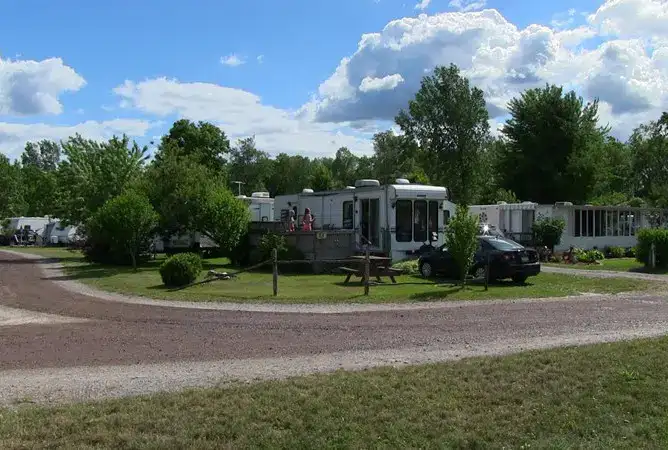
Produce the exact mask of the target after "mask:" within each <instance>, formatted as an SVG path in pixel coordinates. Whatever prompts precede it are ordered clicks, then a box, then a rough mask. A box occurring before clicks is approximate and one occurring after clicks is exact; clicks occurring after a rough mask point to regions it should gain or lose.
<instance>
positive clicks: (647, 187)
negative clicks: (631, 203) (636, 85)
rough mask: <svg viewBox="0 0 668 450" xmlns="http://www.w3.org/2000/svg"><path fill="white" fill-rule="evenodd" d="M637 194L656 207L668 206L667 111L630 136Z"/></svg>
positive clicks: (629, 143)
mask: <svg viewBox="0 0 668 450" xmlns="http://www.w3.org/2000/svg"><path fill="white" fill-rule="evenodd" d="M628 145H629V147H630V151H631V153H632V158H633V161H632V168H633V169H632V173H634V174H635V187H636V190H637V194H638V195H639V196H641V197H645V198H647V199H648V200H649V201H650V202H651V203H652V204H653V205H654V206H658V207H663V208H667V207H668V112H664V113H663V114H661V117H660V118H659V120H656V121H651V122H649V123H648V124H643V125H640V126H639V127H638V128H636V129H635V130H634V132H633V134H632V135H631V137H630V138H629V142H628Z"/></svg>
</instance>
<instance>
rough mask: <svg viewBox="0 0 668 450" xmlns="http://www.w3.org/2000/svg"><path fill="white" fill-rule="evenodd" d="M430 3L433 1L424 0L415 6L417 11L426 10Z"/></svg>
mask: <svg viewBox="0 0 668 450" xmlns="http://www.w3.org/2000/svg"><path fill="white" fill-rule="evenodd" d="M430 3H431V0H422V1H421V2H420V3H418V4H417V5H415V9H419V10H425V9H427V8H428V7H429V4H430Z"/></svg>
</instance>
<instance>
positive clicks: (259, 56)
mask: <svg viewBox="0 0 668 450" xmlns="http://www.w3.org/2000/svg"><path fill="white" fill-rule="evenodd" d="M257 62H258V63H260V64H262V63H263V62H264V55H258V57H257Z"/></svg>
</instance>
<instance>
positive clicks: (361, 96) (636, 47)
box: [303, 0, 668, 137]
mask: <svg viewBox="0 0 668 450" xmlns="http://www.w3.org/2000/svg"><path fill="white" fill-rule="evenodd" d="M459 6H466V5H464V4H463V3H461V4H460V5H459ZM666 8H668V2H665V1H664V2H658V1H656V0H609V1H608V2H607V3H606V4H604V5H603V6H602V7H601V8H599V9H598V11H596V12H595V13H594V14H591V15H589V16H588V17H587V23H585V24H584V25H576V22H575V21H576V19H578V20H581V19H579V18H578V15H577V12H576V11H568V12H566V13H564V14H563V17H565V18H567V20H566V22H567V23H565V24H561V23H559V24H557V25H559V26H553V27H548V26H544V25H529V26H527V27H526V28H524V29H520V28H518V27H517V26H516V25H514V24H512V23H510V22H509V21H508V20H506V19H505V18H504V17H503V16H502V15H501V14H500V13H499V12H498V11H496V10H492V9H488V10H484V11H477V12H468V13H462V12H454V13H442V14H436V15H432V16H428V15H424V14H423V15H420V16H419V17H407V18H403V19H398V20H394V21H392V22H390V23H388V24H387V25H386V26H385V27H384V28H383V30H381V31H380V32H378V33H369V34H365V35H363V36H362V37H361V39H360V41H359V44H358V47H357V51H356V52H355V53H353V54H352V55H350V56H346V57H344V58H343V59H342V60H341V62H340V63H339V66H338V67H337V68H336V70H335V71H334V73H333V74H332V75H331V76H330V77H329V78H328V79H327V80H325V81H324V82H323V83H322V84H321V85H320V87H319V89H318V93H317V96H316V97H315V98H314V99H313V100H312V101H311V102H309V103H308V104H307V105H305V106H304V108H303V110H304V111H308V112H309V113H310V114H311V115H312V116H313V117H314V118H315V120H316V121H318V122H322V123H341V122H346V123H347V122H354V121H365V122H366V121H373V120H392V118H393V117H394V116H395V115H396V113H397V112H398V111H399V109H401V108H405V107H406V106H407V104H408V101H409V100H410V99H412V98H413V96H414V95H415V92H416V91H417V90H418V89H419V86H420V81H421V80H422V78H423V77H424V76H425V75H426V74H429V73H431V71H432V70H433V68H434V67H435V66H437V65H448V64H450V63H454V64H456V65H458V66H459V67H460V68H461V69H462V72H463V74H464V75H466V76H467V77H468V78H469V79H470V81H471V82H472V84H474V85H476V86H478V87H480V88H481V89H483V91H484V92H485V95H486V100H487V102H488V108H489V110H490V114H491V116H492V119H493V120H495V121H499V120H503V119H504V118H505V116H506V114H507V111H506V106H507V103H508V101H509V100H510V99H511V98H513V97H515V96H518V95H519V94H520V93H521V92H522V91H523V90H525V89H527V88H531V87H539V86H543V85H544V84H545V83H553V84H558V85H563V86H564V87H565V88H567V89H575V90H576V91H577V92H578V93H579V94H580V95H583V96H584V97H585V98H586V99H590V100H591V99H593V98H594V97H598V98H599V99H600V101H601V118H602V119H604V120H605V121H608V122H610V124H611V125H613V126H616V127H617V128H616V129H615V130H614V132H615V134H617V135H620V136H622V137H626V136H627V135H628V132H629V131H630V130H631V129H632V128H633V127H635V126H637V125H638V124H639V123H640V122H643V121H647V120H650V119H655V118H657V117H658V116H659V115H660V113H661V111H662V110H665V109H668V26H664V24H665V23H668V15H667V13H666V12H665V10H666ZM634 11H636V12H637V15H634ZM557 18H559V16H557ZM568 19H573V20H568ZM659 28H662V29H661V30H659ZM663 28H665V29H663ZM601 30H605V31H601ZM643 30H645V31H643ZM613 31H614V33H613ZM600 33H604V35H603V40H602V42H601V41H599V45H598V46H597V47H592V46H591V45H589V46H583V45H582V44H583V43H585V42H586V41H587V40H589V39H590V38H601V34H600ZM661 33H663V34H661ZM389 77H396V79H397V80H398V79H399V77H401V78H400V79H401V80H402V82H401V83H396V85H392V86H391V87H392V88H391V89H386V90H381V91H379V90H373V91H372V90H369V89H361V87H362V85H363V84H364V85H365V86H368V85H369V83H370V81H371V80H374V81H376V80H386V79H388V78H389ZM365 80H366V81H365ZM376 82H378V83H379V81H376Z"/></svg>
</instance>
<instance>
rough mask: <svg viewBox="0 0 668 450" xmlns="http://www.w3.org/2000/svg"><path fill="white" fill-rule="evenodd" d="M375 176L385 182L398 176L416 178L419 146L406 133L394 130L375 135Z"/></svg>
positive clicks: (391, 181) (391, 180)
mask: <svg viewBox="0 0 668 450" xmlns="http://www.w3.org/2000/svg"><path fill="white" fill-rule="evenodd" d="M373 152H374V172H375V174H374V175H375V177H376V178H377V179H378V180H379V181H380V182H381V183H383V184H388V183H393V182H394V180H395V179H397V178H404V177H406V178H409V179H410V178H414V177H415V173H416V171H417V163H416V156H417V152H418V149H417V146H416V145H415V143H414V141H413V140H412V139H410V138H408V137H407V136H404V135H396V134H395V133H394V132H393V131H392V130H388V131H383V132H380V133H376V134H375V135H374V137H373Z"/></svg>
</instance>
